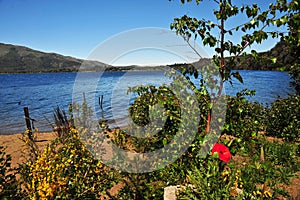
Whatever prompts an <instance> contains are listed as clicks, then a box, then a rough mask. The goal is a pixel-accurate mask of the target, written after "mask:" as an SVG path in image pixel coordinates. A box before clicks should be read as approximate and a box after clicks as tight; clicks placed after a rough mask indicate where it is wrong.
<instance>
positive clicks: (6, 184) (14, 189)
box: [0, 146, 23, 199]
mask: <svg viewBox="0 0 300 200" xmlns="http://www.w3.org/2000/svg"><path fill="white" fill-rule="evenodd" d="M22 196H23V194H22V191H21V185H20V184H19V183H18V181H17V178H16V171H15V170H14V169H13V168H12V167H11V156H10V155H7V154H6V153H5V148H4V147H2V146H0V199H21V198H22Z"/></svg>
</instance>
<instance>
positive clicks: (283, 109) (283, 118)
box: [265, 95, 300, 141]
mask: <svg viewBox="0 0 300 200" xmlns="http://www.w3.org/2000/svg"><path fill="white" fill-rule="evenodd" d="M266 110H267V111H266V124H265V126H266V134H267V135H269V136H273V137H280V138H283V139H284V140H286V141H297V140H298V139H299V135H300V95H292V96H289V97H288V98H286V99H278V100H276V101H275V102H273V103H272V106H271V107H270V108H267V109H266Z"/></svg>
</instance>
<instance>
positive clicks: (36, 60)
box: [0, 41, 299, 73]
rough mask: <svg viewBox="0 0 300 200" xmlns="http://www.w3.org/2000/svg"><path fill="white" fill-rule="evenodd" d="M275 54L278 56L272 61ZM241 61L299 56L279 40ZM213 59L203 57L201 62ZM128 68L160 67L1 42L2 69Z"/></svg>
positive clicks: (266, 62) (256, 66)
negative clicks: (116, 64) (103, 60)
mask: <svg viewBox="0 0 300 200" xmlns="http://www.w3.org/2000/svg"><path fill="white" fill-rule="evenodd" d="M272 58H276V63H273V62H272V60H274V59H272ZM239 59H240V61H239V62H237V63H236V64H235V65H234V66H232V67H230V68H231V69H247V70H280V69H281V68H282V67H283V66H287V67H288V66H290V65H292V64H293V63H299V58H298V57H295V56H291V54H290V50H289V47H288V45H287V44H286V43H285V42H284V41H280V42H278V43H277V44H276V45H275V46H274V47H273V48H272V49H271V50H269V51H266V52H261V53H258V55H257V59H255V58H254V57H253V56H252V55H249V54H248V55H245V56H240V57H239ZM209 62H210V59H202V60H200V63H202V64H200V65H201V66H202V65H204V64H205V63H209ZM189 65H190V64H174V65H168V66H169V67H172V68H175V69H180V68H185V67H187V68H188V67H189ZM197 65H199V63H198V64H197ZM79 68H80V71H104V70H105V71H125V70H130V69H133V68H134V70H159V69H160V67H159V66H157V67H136V66H127V67H126V66H125V67H114V66H111V65H108V64H105V63H101V62H98V61H90V60H83V59H77V58H73V57H70V56H63V55H59V54H56V53H44V52H41V51H37V50H33V49H30V48H28V47H23V46H16V45H11V44H3V43H0V73H38V72H70V71H78V70H79Z"/></svg>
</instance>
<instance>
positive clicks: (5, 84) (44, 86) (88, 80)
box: [0, 70, 294, 135]
mask: <svg viewBox="0 0 300 200" xmlns="http://www.w3.org/2000/svg"><path fill="white" fill-rule="evenodd" d="M240 73H241V75H242V77H243V79H244V84H241V83H238V82H237V81H233V86H231V85H230V84H228V83H226V84H225V93H226V94H229V95H235V94H236V92H238V91H241V90H242V89H244V88H248V89H250V90H253V89H254V90H256V95H255V96H254V97H251V98H249V100H250V101H258V102H259V103H262V104H264V105H266V104H270V103H272V102H273V101H274V100H275V99H276V98H278V97H279V96H280V97H281V98H284V97H286V96H287V95H288V94H293V93H294V90H293V88H291V87H290V86H289V81H290V77H289V75H288V74H287V73H286V72H275V71H247V70H242V71H240ZM78 77H79V78H78ZM193 81H196V80H193ZM170 82H171V80H170V79H168V78H167V77H166V76H164V74H163V72H161V71H147V72H127V73H125V72H105V73H96V72H90V73H69V72H68V73H41V74H0V94H1V95H0V124H1V126H0V135H1V134H2V135H3V134H12V133H21V132H24V130H25V120H24V117H23V116H24V112H23V108H24V106H28V107H29V112H30V117H31V118H33V119H36V120H38V121H39V122H36V123H35V126H36V127H38V128H39V130H40V131H41V132H42V131H51V126H49V125H48V124H47V122H48V121H49V122H50V123H53V110H54V108H56V107H57V106H59V107H60V108H63V109H64V110H67V109H68V105H69V104H70V103H72V101H75V102H76V100H77V98H78V99H79V97H82V92H83V91H84V92H85V93H86V96H87V98H90V97H92V98H94V100H95V102H97V103H98V101H97V100H96V98H98V97H99V96H101V95H103V96H104V99H103V100H104V102H103V108H104V111H105V113H104V114H105V118H107V119H120V123H122V119H125V118H126V116H127V111H126V110H127V108H128V106H129V104H130V102H132V101H133V99H134V98H135V96H134V95H132V94H131V95H127V94H126V89H127V88H128V87H133V86H136V85H145V84H146V85H150V84H152V85H156V86H159V85H161V84H163V83H164V84H169V83H170ZM92 102H93V101H92ZM95 104H96V103H95ZM92 106H95V107H97V106H98V104H97V105H92ZM98 107H99V106H98ZM112 107H113V108H114V109H112ZM113 110H118V111H120V112H117V113H116V112H113Z"/></svg>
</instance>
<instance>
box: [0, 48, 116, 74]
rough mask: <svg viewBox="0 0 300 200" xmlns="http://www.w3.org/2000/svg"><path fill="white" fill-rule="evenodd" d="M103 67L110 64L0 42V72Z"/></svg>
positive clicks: (57, 70) (101, 68) (95, 69)
mask: <svg viewBox="0 0 300 200" xmlns="http://www.w3.org/2000/svg"><path fill="white" fill-rule="evenodd" d="M82 64H84V65H83V66H84V67H82V66H81V65H82ZM80 66H81V68H80ZM105 67H111V66H109V65H107V64H104V63H101V62H98V61H87V60H82V59H77V58H73V57H70V56H62V55H59V54H56V53H44V52H41V51H37V50H33V49H30V48H27V47H23V46H16V45H11V44H3V43H0V73H37V72H67V71H78V70H79V68H80V70H83V71H101V70H103V69H104V68H105Z"/></svg>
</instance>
